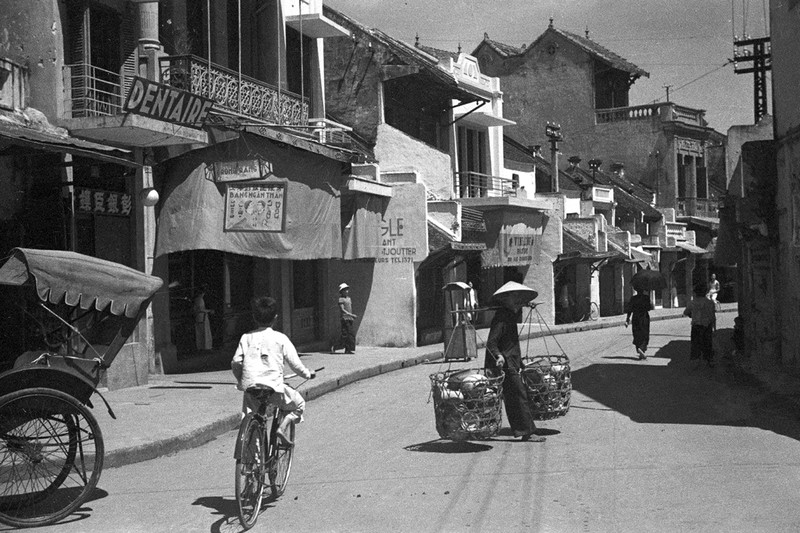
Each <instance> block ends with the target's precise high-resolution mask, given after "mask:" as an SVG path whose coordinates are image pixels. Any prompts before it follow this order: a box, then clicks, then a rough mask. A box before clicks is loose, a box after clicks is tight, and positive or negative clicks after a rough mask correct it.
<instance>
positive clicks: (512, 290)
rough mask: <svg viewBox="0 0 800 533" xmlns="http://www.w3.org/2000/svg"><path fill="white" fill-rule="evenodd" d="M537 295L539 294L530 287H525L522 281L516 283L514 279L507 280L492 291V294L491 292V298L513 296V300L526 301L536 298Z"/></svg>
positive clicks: (496, 299) (495, 299)
mask: <svg viewBox="0 0 800 533" xmlns="http://www.w3.org/2000/svg"><path fill="white" fill-rule="evenodd" d="M537 296H539V293H538V292H536V291H535V290H533V289H531V288H530V287H526V286H525V285H523V284H522V283H517V282H516V281H509V282H508V283H506V284H505V285H503V286H502V287H500V288H499V289H497V290H496V291H494V294H492V300H493V301H499V300H500V299H503V298H506V297H513V299H514V300H515V301H519V302H521V303H528V302H530V301H531V300H534V299H536V297H537Z"/></svg>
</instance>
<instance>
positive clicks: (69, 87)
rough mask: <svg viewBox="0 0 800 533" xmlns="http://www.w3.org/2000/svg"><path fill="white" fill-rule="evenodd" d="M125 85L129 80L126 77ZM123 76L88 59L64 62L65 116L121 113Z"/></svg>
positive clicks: (80, 116)
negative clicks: (83, 61)
mask: <svg viewBox="0 0 800 533" xmlns="http://www.w3.org/2000/svg"><path fill="white" fill-rule="evenodd" d="M126 82H127V83H126V84H125V85H126V87H127V86H130V80H126ZM122 86H123V79H122V76H121V75H120V74H119V73H117V72H111V71H110V70H105V69H102V68H100V67H96V66H94V65H90V64H88V63H76V64H74V65H64V92H65V95H64V96H65V97H64V113H65V115H66V118H85V117H100V116H103V117H110V116H113V115H119V114H120V113H122V104H123V103H124V102H123V91H122Z"/></svg>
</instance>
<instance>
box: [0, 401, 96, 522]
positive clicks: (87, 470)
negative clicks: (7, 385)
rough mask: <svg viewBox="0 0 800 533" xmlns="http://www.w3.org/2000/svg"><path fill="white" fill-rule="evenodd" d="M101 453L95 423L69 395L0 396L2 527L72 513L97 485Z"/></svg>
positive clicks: (41, 520) (53, 520)
mask: <svg viewBox="0 0 800 533" xmlns="http://www.w3.org/2000/svg"><path fill="white" fill-rule="evenodd" d="M103 453H104V447H103V436H102V433H101V432H100V427H99V426H98V424H97V420H96V419H95V418H94V416H93V415H92V413H91V412H90V411H89V409H87V408H86V407H85V406H84V405H83V404H81V403H80V402H79V401H78V400H76V399H75V398H73V397H72V396H70V395H69V394H66V393H64V392H61V391H57V390H54V389H48V388H32V389H23V390H20V391H16V392H12V393H10V394H7V395H5V396H3V397H0V522H3V523H6V524H8V525H11V526H15V527H33V526H43V525H48V524H52V523H55V522H57V521H59V520H61V519H62V518H64V517H65V516H67V515H69V514H70V513H72V512H73V511H74V510H75V509H77V508H78V507H79V506H80V505H81V504H83V503H84V502H85V501H86V500H87V498H88V497H89V496H90V495H91V493H92V491H93V490H94V488H95V487H96V486H97V481H98V480H99V478H100V472H101V471H102V468H103Z"/></svg>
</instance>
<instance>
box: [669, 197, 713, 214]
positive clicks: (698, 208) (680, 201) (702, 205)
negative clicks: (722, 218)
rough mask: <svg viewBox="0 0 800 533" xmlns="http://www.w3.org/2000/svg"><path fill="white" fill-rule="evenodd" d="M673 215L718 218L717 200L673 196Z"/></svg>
mask: <svg viewBox="0 0 800 533" xmlns="http://www.w3.org/2000/svg"><path fill="white" fill-rule="evenodd" d="M675 216H678V217H704V218H719V200H716V199H712V198H690V197H682V198H675Z"/></svg>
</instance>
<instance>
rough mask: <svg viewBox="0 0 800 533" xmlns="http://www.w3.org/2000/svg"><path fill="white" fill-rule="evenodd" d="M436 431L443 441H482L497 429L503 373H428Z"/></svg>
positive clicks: (476, 371) (481, 371) (480, 371)
mask: <svg viewBox="0 0 800 533" xmlns="http://www.w3.org/2000/svg"><path fill="white" fill-rule="evenodd" d="M431 392H432V396H433V410H434V412H435V414H436V431H438V432H439V436H440V437H441V438H443V439H450V440H456V441H463V440H482V439H488V438H490V437H493V436H494V435H496V434H497V432H498V431H499V430H500V423H501V415H502V406H503V374H502V373H500V375H499V376H494V375H492V374H488V373H487V372H486V370H485V369H483V368H480V369H467V370H449V371H447V372H437V373H436V374H431Z"/></svg>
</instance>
